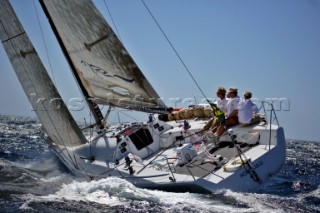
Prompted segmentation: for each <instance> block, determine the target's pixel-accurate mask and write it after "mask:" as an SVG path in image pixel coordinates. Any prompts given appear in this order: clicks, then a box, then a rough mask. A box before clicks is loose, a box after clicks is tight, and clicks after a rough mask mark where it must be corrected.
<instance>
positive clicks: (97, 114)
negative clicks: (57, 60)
mask: <svg viewBox="0 0 320 213" xmlns="http://www.w3.org/2000/svg"><path fill="white" fill-rule="evenodd" d="M39 2H40V5H41V7H42V9H43V11H44V13H45V15H46V17H47V18H48V21H49V24H50V26H51V28H52V30H53V33H54V35H55V37H56V38H57V41H58V43H59V45H60V47H61V49H62V52H63V54H64V56H65V58H66V59H67V62H68V64H69V66H70V68H71V70H72V73H73V76H74V77H75V78H76V81H77V83H78V85H79V87H80V90H81V92H82V94H83V96H84V98H85V100H86V102H87V104H88V106H89V109H90V111H91V112H92V114H93V116H94V119H95V121H96V124H97V126H98V127H99V129H103V128H104V124H103V115H102V112H101V110H100V108H99V106H98V104H96V103H95V102H94V101H93V100H92V97H90V96H89V94H88V92H87V90H86V89H85V87H84V85H83V84H82V82H81V80H80V78H79V76H78V75H77V72H76V67H75V66H74V64H73V63H72V60H71V57H70V56H69V54H68V51H67V49H66V47H65V46H64V44H63V42H62V39H61V37H60V35H59V33H58V30H57V28H56V26H55V25H54V23H53V21H52V19H51V16H50V14H49V12H48V10H47V8H46V5H45V4H44V2H43V0H39Z"/></svg>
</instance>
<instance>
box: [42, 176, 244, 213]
mask: <svg viewBox="0 0 320 213" xmlns="http://www.w3.org/2000/svg"><path fill="white" fill-rule="evenodd" d="M41 199H44V200H50V201H56V202H64V201H71V200H72V201H89V202H96V203H100V204H105V205H109V206H117V205H124V204H127V203H129V202H130V203H131V202H140V203H141V202H143V203H145V204H158V205H161V206H163V207H164V208H167V209H168V210H170V211H181V210H182V209H184V210H188V211H192V212H210V211H212V210H214V211H218V212H246V211H247V209H246V208H238V207H235V206H231V205H227V204H224V203H223V202H222V201H221V200H214V199H212V198H210V197H209V198H206V197H205V196H204V195H200V194H192V193H169V192H162V191H157V190H147V189H140V188H136V187H135V186H134V185H132V184H131V183H129V182H128V181H126V180H123V179H119V178H115V177H110V178H105V179H101V180H97V181H90V182H87V181H83V182H79V181H73V182H72V183H70V184H63V186H62V188H61V189H60V190H59V191H57V192H56V193H54V194H51V195H47V196H42V197H41Z"/></svg>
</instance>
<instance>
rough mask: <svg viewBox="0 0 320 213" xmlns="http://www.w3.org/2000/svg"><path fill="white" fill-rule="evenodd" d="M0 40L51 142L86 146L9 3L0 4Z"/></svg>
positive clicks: (68, 145) (62, 144) (1, 2)
mask: <svg viewBox="0 0 320 213" xmlns="http://www.w3.org/2000/svg"><path fill="white" fill-rule="evenodd" d="M0 39H1V41H2V44H3V46H4V48H5V50H6V52H7V55H8V56H9V59H10V61H11V64H12V66H13V68H14V70H15V73H16V75H17V77H18V79H19V81H20V84H21V85H22V87H23V89H24V92H25V93H26V95H27V97H28V99H29V102H30V103H31V105H32V107H33V109H34V110H35V113H36V114H37V116H38V118H39V120H40V122H41V124H42V126H43V128H44V129H45V131H46V133H47V134H48V136H49V138H50V140H51V141H52V142H53V143H55V144H56V145H60V146H63V147H74V146H79V145H81V144H85V143H86V139H85V137H84V136H83V134H82V132H81V131H80V129H79V127H78V126H77V124H76V122H75V120H74V119H73V117H72V115H71V114H70V112H69V111H68V109H67V107H66V105H65V104H64V102H63V101H62V99H61V97H60V95H59V93H58V91H57V89H56V87H55V86H54V84H53V83H52V81H51V79H50V77H49V76H48V74H47V72H46V70H45V67H44V66H43V64H42V62H41V60H40V58H39V56H38V54H37V53H36V51H35V49H34V47H33V45H32V43H31V42H30V40H29V38H28V36H27V34H26V33H25V31H24V29H23V27H22V25H21V23H20V22H19V20H18V18H17V16H16V14H15V13H14V11H13V9H12V7H11V5H10V3H9V1H7V0H1V1H0Z"/></svg>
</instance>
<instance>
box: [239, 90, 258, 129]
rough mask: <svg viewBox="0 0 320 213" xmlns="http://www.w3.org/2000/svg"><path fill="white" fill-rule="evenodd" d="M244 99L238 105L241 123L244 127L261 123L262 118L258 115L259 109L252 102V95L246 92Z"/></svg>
mask: <svg viewBox="0 0 320 213" xmlns="http://www.w3.org/2000/svg"><path fill="white" fill-rule="evenodd" d="M243 96H244V99H243V100H241V101H240V102H239V104H238V107H237V109H238V117H239V123H240V124H243V126H247V125H251V124H255V123H258V122H259V121H260V116H258V115H257V113H258V112H259V109H258V107H257V105H256V104H255V103H253V102H252V101H251V99H250V98H251V97H252V93H251V92H249V91H246V92H245V93H244V94H243Z"/></svg>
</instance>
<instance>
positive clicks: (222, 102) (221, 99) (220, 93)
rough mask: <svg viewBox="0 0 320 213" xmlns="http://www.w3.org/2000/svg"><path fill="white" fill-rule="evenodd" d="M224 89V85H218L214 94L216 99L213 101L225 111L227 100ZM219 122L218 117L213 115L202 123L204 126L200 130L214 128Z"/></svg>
mask: <svg viewBox="0 0 320 213" xmlns="http://www.w3.org/2000/svg"><path fill="white" fill-rule="evenodd" d="M226 92H227V91H226V89H225V88H224V87H219V88H218V90H217V92H216V94H217V97H218V98H217V100H216V101H215V102H214V103H215V104H216V105H217V107H218V108H219V109H220V110H222V111H223V112H224V113H225V112H226V109H227V108H226V107H227V103H228V100H227V99H226ZM219 124H220V122H219V119H218V117H216V116H215V117H213V118H212V119H211V120H209V121H208V123H207V124H206V125H204V127H202V129H201V131H205V130H209V129H210V130H213V131H215V130H216V127H217V126H219Z"/></svg>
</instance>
